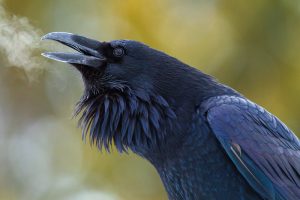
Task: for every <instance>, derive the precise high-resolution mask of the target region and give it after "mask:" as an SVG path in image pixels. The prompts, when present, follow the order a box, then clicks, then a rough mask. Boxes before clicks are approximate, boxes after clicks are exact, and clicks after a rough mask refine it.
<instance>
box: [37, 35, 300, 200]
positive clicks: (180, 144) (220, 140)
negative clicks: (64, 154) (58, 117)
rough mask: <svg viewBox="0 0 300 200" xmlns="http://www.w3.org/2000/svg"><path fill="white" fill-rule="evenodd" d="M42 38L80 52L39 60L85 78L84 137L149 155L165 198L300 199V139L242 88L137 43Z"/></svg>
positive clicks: (75, 37) (81, 108) (82, 101)
mask: <svg viewBox="0 0 300 200" xmlns="http://www.w3.org/2000/svg"><path fill="white" fill-rule="evenodd" d="M43 39H48V40H54V41H57V42H60V43H62V44H64V45H67V46H69V47H71V48H73V49H75V50H77V51H78V53H44V54H43V55H44V56H45V57H48V58H50V59H54V60H57V61H61V62H66V63H70V64H72V65H73V66H75V67H76V68H77V69H78V70H79V71H80V72H81V74H82V78H83V82H84V85H85V90H84V94H83V96H82V97H81V99H80V101H79V102H78V104H77V106H76V110H75V114H76V115H78V114H80V113H81V118H80V120H79V123H80V125H81V127H82V130H83V132H82V134H83V137H84V138H85V137H86V136H87V135H88V138H89V140H90V142H91V143H92V144H94V145H96V146H98V147H99V148H102V147H104V148H105V149H106V150H108V151H109V150H110V148H111V146H112V145H113V144H114V145H115V146H116V148H117V149H118V151H120V152H123V151H128V150H132V151H133V152H134V153H136V154H138V155H140V156H142V157H143V158H146V159H147V160H148V161H150V162H151V163H152V164H153V166H154V167H155V168H156V169H157V171H158V173H159V175H160V177H161V179H162V181H163V183H164V186H165V188H166V190H167V193H168V196H169V199H172V200H181V199H188V200H193V199H195V200H199V199H205V200H208V199H218V200H220V199H229V200H233V199H272V200H275V199H276V200H297V199H300V143H299V140H298V138H297V137H296V136H295V135H294V133H293V132H292V131H291V130H289V129H288V128H287V127H286V125H284V124H283V123H282V122H281V121H280V120H279V119H278V118H276V117H275V116H274V115H272V114H271V113H269V112H268V111H266V110H265V109H264V108H262V107H261V106H259V105H257V104H255V103H253V102H251V101H250V100H248V99H247V98H245V97H244V96H242V95H241V94H240V93H238V92H237V91H235V90H233V89H232V88H230V87H228V86H225V85H223V84H221V83H219V82H217V81H216V80H215V79H214V78H212V77H211V76H209V75H206V74H204V73H202V72H201V71H199V70H197V69H195V68H192V67H190V66H188V65H186V64H184V63H182V62H181V61H179V60H177V59H176V58H173V57H171V56H169V55H167V54H165V53H163V52H161V51H157V50H155V49H152V48H150V47H148V46H146V45H144V44H142V43H140V42H136V41H131V40H115V41H111V42H99V41H96V40H92V39H88V38H85V37H83V36H79V35H74V34H71V33H62V32H56V33H49V34H47V35H45V36H44V37H43Z"/></svg>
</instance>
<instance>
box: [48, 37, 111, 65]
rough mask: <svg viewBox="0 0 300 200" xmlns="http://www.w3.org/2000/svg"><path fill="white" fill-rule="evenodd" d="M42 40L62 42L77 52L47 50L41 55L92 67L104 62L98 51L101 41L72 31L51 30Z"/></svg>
mask: <svg viewBox="0 0 300 200" xmlns="http://www.w3.org/2000/svg"><path fill="white" fill-rule="evenodd" d="M42 40H54V41H57V42H59V43H61V44H64V45H66V46H68V47H70V48H72V49H74V50H76V51H78V53H63V52H47V53H42V55H43V56H45V57H47V58H50V59H53V60H56V61H60V62H65V63H70V64H73V65H84V66H90V67H94V68H98V67H101V66H103V65H104V64H105V63H106V59H105V57H103V56H102V55H101V53H100V49H101V46H102V43H101V42H99V41H96V40H93V39H89V38H86V37H83V36H79V35H75V34H72V33H64V32H53V33H48V34H47V35H45V36H43V37H42Z"/></svg>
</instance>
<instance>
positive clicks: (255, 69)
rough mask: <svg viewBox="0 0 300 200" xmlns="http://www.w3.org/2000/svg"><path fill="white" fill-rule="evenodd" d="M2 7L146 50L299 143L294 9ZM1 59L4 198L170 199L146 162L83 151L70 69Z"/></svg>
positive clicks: (19, 1)
mask: <svg viewBox="0 0 300 200" xmlns="http://www.w3.org/2000/svg"><path fill="white" fill-rule="evenodd" d="M3 6H4V8H5V9H6V10H7V12H9V13H11V15H17V16H23V17H26V18H28V20H29V21H30V23H31V24H32V25H33V26H35V27H37V28H38V29H40V30H41V34H42V33H47V32H52V31H66V32H74V33H78V34H81V35H86V36H89V37H92V38H96V39H98V40H102V41H103V40H105V41H109V40H113V39H121V38H122V39H123V38H125V39H134V40H139V41H142V42H144V43H147V44H149V45H150V46H152V47H154V48H157V49H160V50H163V51H165V52H167V53H168V54H171V55H173V56H175V57H177V58H179V59H181V60H183V61H184V62H186V63H188V64H190V65H192V66H195V67H197V68H198V69H200V70H202V71H204V72H206V73H209V74H211V75H213V76H215V77H217V78H218V79H219V80H220V81H221V82H223V83H226V84H228V85H229V86H231V87H233V88H235V89H237V90H238V91H240V92H241V93H243V94H244V95H245V96H246V97H248V98H249V99H251V100H253V101H255V102H257V103H259V104H261V105H263V106H264V107H266V108H267V109H268V110H269V111H271V112H272V113H274V114H275V115H277V116H278V117H279V118H280V119H282V121H284V122H285V123H286V124H287V125H288V126H289V127H290V128H291V129H292V130H294V132H295V133H296V134H297V133H299V134H300V123H299V120H300V39H299V35H300V2H299V1H295V0H253V1H238V0H227V1H222V0H210V1H209V0H186V1H179V0H151V1H150V0H149V1H148V0H111V1H105V0H85V1H82V0H51V1H43V0H6V1H5V0H4V1H3ZM0 21H1V20H0ZM0 31H1V26H0ZM49 45H50V44H49ZM52 45H53V46H56V45H54V44H52ZM41 46H42V44H41ZM38 53H39V52H37V55H38ZM3 60H4V54H3V51H2V53H1V52H0V92H1V93H0V164H1V165H0V199H5V200H6V199H11V200H15V199H30V200H34V199H103V200H106V199H107V200H108V199H109V200H110V199H120V200H139V199H145V200H150V199H158V200H159V199H166V198H167V196H166V194H165V192H164V190H163V186H162V184H161V183H160V180H159V177H158V175H157V174H156V172H155V169H154V168H153V167H152V166H151V165H150V164H149V163H147V162H146V161H145V160H142V159H141V158H138V157H137V156H135V155H133V154H130V155H126V154H122V155H119V154H117V153H116V152H115V151H114V152H113V153H112V154H110V155H109V154H107V153H100V152H99V151H98V150H97V149H96V148H91V147H90V146H89V145H88V144H84V143H82V141H81V135H80V130H79V129H77V128H76V121H77V120H76V119H71V114H72V110H73V106H74V104H75V103H76V101H77V100H78V99H79V97H80V95H81V92H82V83H81V79H80V75H79V74H78V73H77V72H76V71H75V70H74V69H72V68H71V67H68V66H66V65H63V64H59V63H56V62H55V63H54V62H49V63H47V62H46V61H45V63H41V65H42V68H44V70H41V69H39V70H37V71H38V72H37V71H36V70H33V72H25V71H24V70H23V69H21V68H18V67H15V66H9V67H1V65H3V62H4V61H3ZM28 73H30V74H31V73H33V74H35V75H34V77H35V78H34V80H33V81H32V80H30V81H29V79H28ZM174 87H176V86H174Z"/></svg>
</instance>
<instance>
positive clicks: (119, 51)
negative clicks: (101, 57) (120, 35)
mask: <svg viewBox="0 0 300 200" xmlns="http://www.w3.org/2000/svg"><path fill="white" fill-rule="evenodd" d="M124 54H125V51H124V49H123V48H122V47H117V48H115V49H114V50H113V55H114V56H115V57H118V58H120V57H122V56H123V55H124Z"/></svg>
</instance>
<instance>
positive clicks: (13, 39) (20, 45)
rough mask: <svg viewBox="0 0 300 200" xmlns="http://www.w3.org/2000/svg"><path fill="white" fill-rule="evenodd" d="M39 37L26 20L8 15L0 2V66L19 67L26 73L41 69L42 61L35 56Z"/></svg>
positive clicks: (38, 33)
mask: <svg viewBox="0 0 300 200" xmlns="http://www.w3.org/2000/svg"><path fill="white" fill-rule="evenodd" d="M40 35H41V31H40V30H38V29H37V28H35V27H33V26H32V25H31V24H30V22H29V21H28V19H27V18H25V17H19V16H15V15H13V14H10V13H8V12H7V11H6V10H5V8H4V7H3V4H2V0H0V54H1V55H2V56H1V59H2V60H0V63H1V65H2V66H3V65H4V66H7V67H10V66H14V67H19V68H23V69H24V70H26V72H29V71H31V70H32V69H35V68H41V66H42V60H41V58H40V57H38V55H37V54H36V52H37V50H38V45H39V41H40ZM2 57H3V58H2ZM2 66H0V67H2Z"/></svg>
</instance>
